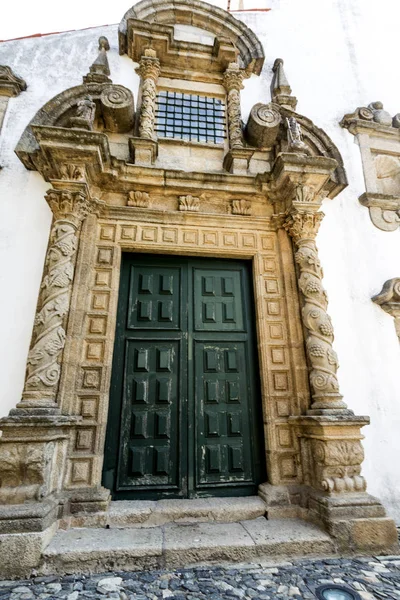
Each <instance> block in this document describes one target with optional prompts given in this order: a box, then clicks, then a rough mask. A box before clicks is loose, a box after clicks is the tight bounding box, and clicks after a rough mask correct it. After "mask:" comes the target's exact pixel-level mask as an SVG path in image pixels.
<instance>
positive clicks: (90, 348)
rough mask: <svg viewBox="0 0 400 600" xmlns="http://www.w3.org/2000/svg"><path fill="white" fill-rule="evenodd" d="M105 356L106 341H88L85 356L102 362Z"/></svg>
mask: <svg viewBox="0 0 400 600" xmlns="http://www.w3.org/2000/svg"><path fill="white" fill-rule="evenodd" d="M103 356H104V342H103V341H102V342H86V352H85V358H86V359H87V360H95V361H98V362H101V361H102V360H103Z"/></svg>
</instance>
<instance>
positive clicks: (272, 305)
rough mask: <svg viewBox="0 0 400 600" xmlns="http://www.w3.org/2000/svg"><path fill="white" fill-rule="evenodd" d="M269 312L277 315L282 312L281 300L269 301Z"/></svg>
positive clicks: (274, 315)
mask: <svg viewBox="0 0 400 600" xmlns="http://www.w3.org/2000/svg"><path fill="white" fill-rule="evenodd" d="M267 312H268V314H269V315H271V316H273V317H276V316H278V315H280V314H281V306H280V302H271V301H269V302H267Z"/></svg>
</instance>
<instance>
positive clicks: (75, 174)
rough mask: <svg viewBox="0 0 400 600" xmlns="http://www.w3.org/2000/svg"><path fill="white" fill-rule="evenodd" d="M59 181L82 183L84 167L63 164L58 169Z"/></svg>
mask: <svg viewBox="0 0 400 600" xmlns="http://www.w3.org/2000/svg"><path fill="white" fill-rule="evenodd" d="M60 175H61V179H69V180H70V181H84V179H85V167H83V166H82V165H72V164H71V163H67V164H63V165H61V167H60Z"/></svg>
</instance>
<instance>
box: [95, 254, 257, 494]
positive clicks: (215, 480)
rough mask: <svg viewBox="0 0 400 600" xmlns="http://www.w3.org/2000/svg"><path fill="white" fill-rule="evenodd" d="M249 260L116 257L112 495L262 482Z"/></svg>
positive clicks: (243, 487) (245, 487)
mask: <svg viewBox="0 0 400 600" xmlns="http://www.w3.org/2000/svg"><path fill="white" fill-rule="evenodd" d="M250 283H251V276H250V273H249V268H248V264H247V263H246V262H245V261H217V260H211V259H207V260H203V259H201V260H200V259H192V258H187V259H182V258H172V257H155V256H146V255H140V254H139V255H138V254H134V255H132V254H127V255H124V257H123V262H122V268H121V286H120V298H119V306H118V317H117V330H116V341H115V349H114V361H113V373H112V383H111V393H110V408H109V418H108V426H107V439H106V449H105V460H104V474H103V483H104V485H105V486H106V487H108V488H109V489H111V491H112V494H113V497H114V498H116V499H118V498H120V499H130V498H131V499H139V498H141V499H153V498H179V497H196V496H197V497H199V496H218V495H230V496H232V495H248V494H253V493H255V492H256V489H257V485H258V484H259V483H260V482H261V481H263V480H265V473H264V460H263V454H264V452H263V443H262V428H261V423H262V418H261V401H260V396H259V391H258V385H257V379H258V365H257V353H256V349H255V342H254V331H253V329H254V327H253V303H252V294H251V287H250Z"/></svg>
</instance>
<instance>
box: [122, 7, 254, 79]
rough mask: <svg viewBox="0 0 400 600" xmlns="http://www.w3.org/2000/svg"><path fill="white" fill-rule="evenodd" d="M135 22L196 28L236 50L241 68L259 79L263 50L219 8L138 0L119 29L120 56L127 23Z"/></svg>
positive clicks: (244, 29) (247, 32) (124, 44)
mask: <svg viewBox="0 0 400 600" xmlns="http://www.w3.org/2000/svg"><path fill="white" fill-rule="evenodd" d="M130 19H136V20H140V21H145V22H147V23H155V24H158V25H174V24H178V23H179V24H185V25H192V26H194V27H199V28H201V29H204V30H206V31H209V32H211V33H213V34H214V35H215V36H218V37H221V38H226V39H228V40H229V41H230V42H232V44H234V46H235V47H236V48H237V50H238V52H239V63H240V66H241V67H242V68H245V69H247V70H248V71H250V72H254V73H255V74H257V75H259V74H260V73H261V69H262V66H263V64H264V58H265V56H264V50H263V47H262V44H261V42H260V40H259V39H258V38H257V36H256V35H255V34H254V33H253V32H252V31H251V30H250V29H249V28H248V27H247V25H245V24H244V23H242V22H241V21H238V20H237V19H235V18H234V17H233V16H232V15H231V14H230V13H228V12H227V11H226V10H223V9H222V8H218V7H216V6H211V5H210V4H207V3H206V2H202V1H201V0H196V2H189V1H188V0H170V1H169V2H165V1H164V0H142V2H139V3H138V4H136V5H135V6H133V7H132V8H130V9H129V10H128V12H127V13H125V15H124V17H123V19H122V21H121V23H120V25H119V48H120V54H125V53H126V50H127V30H128V21H129V20H130Z"/></svg>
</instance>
